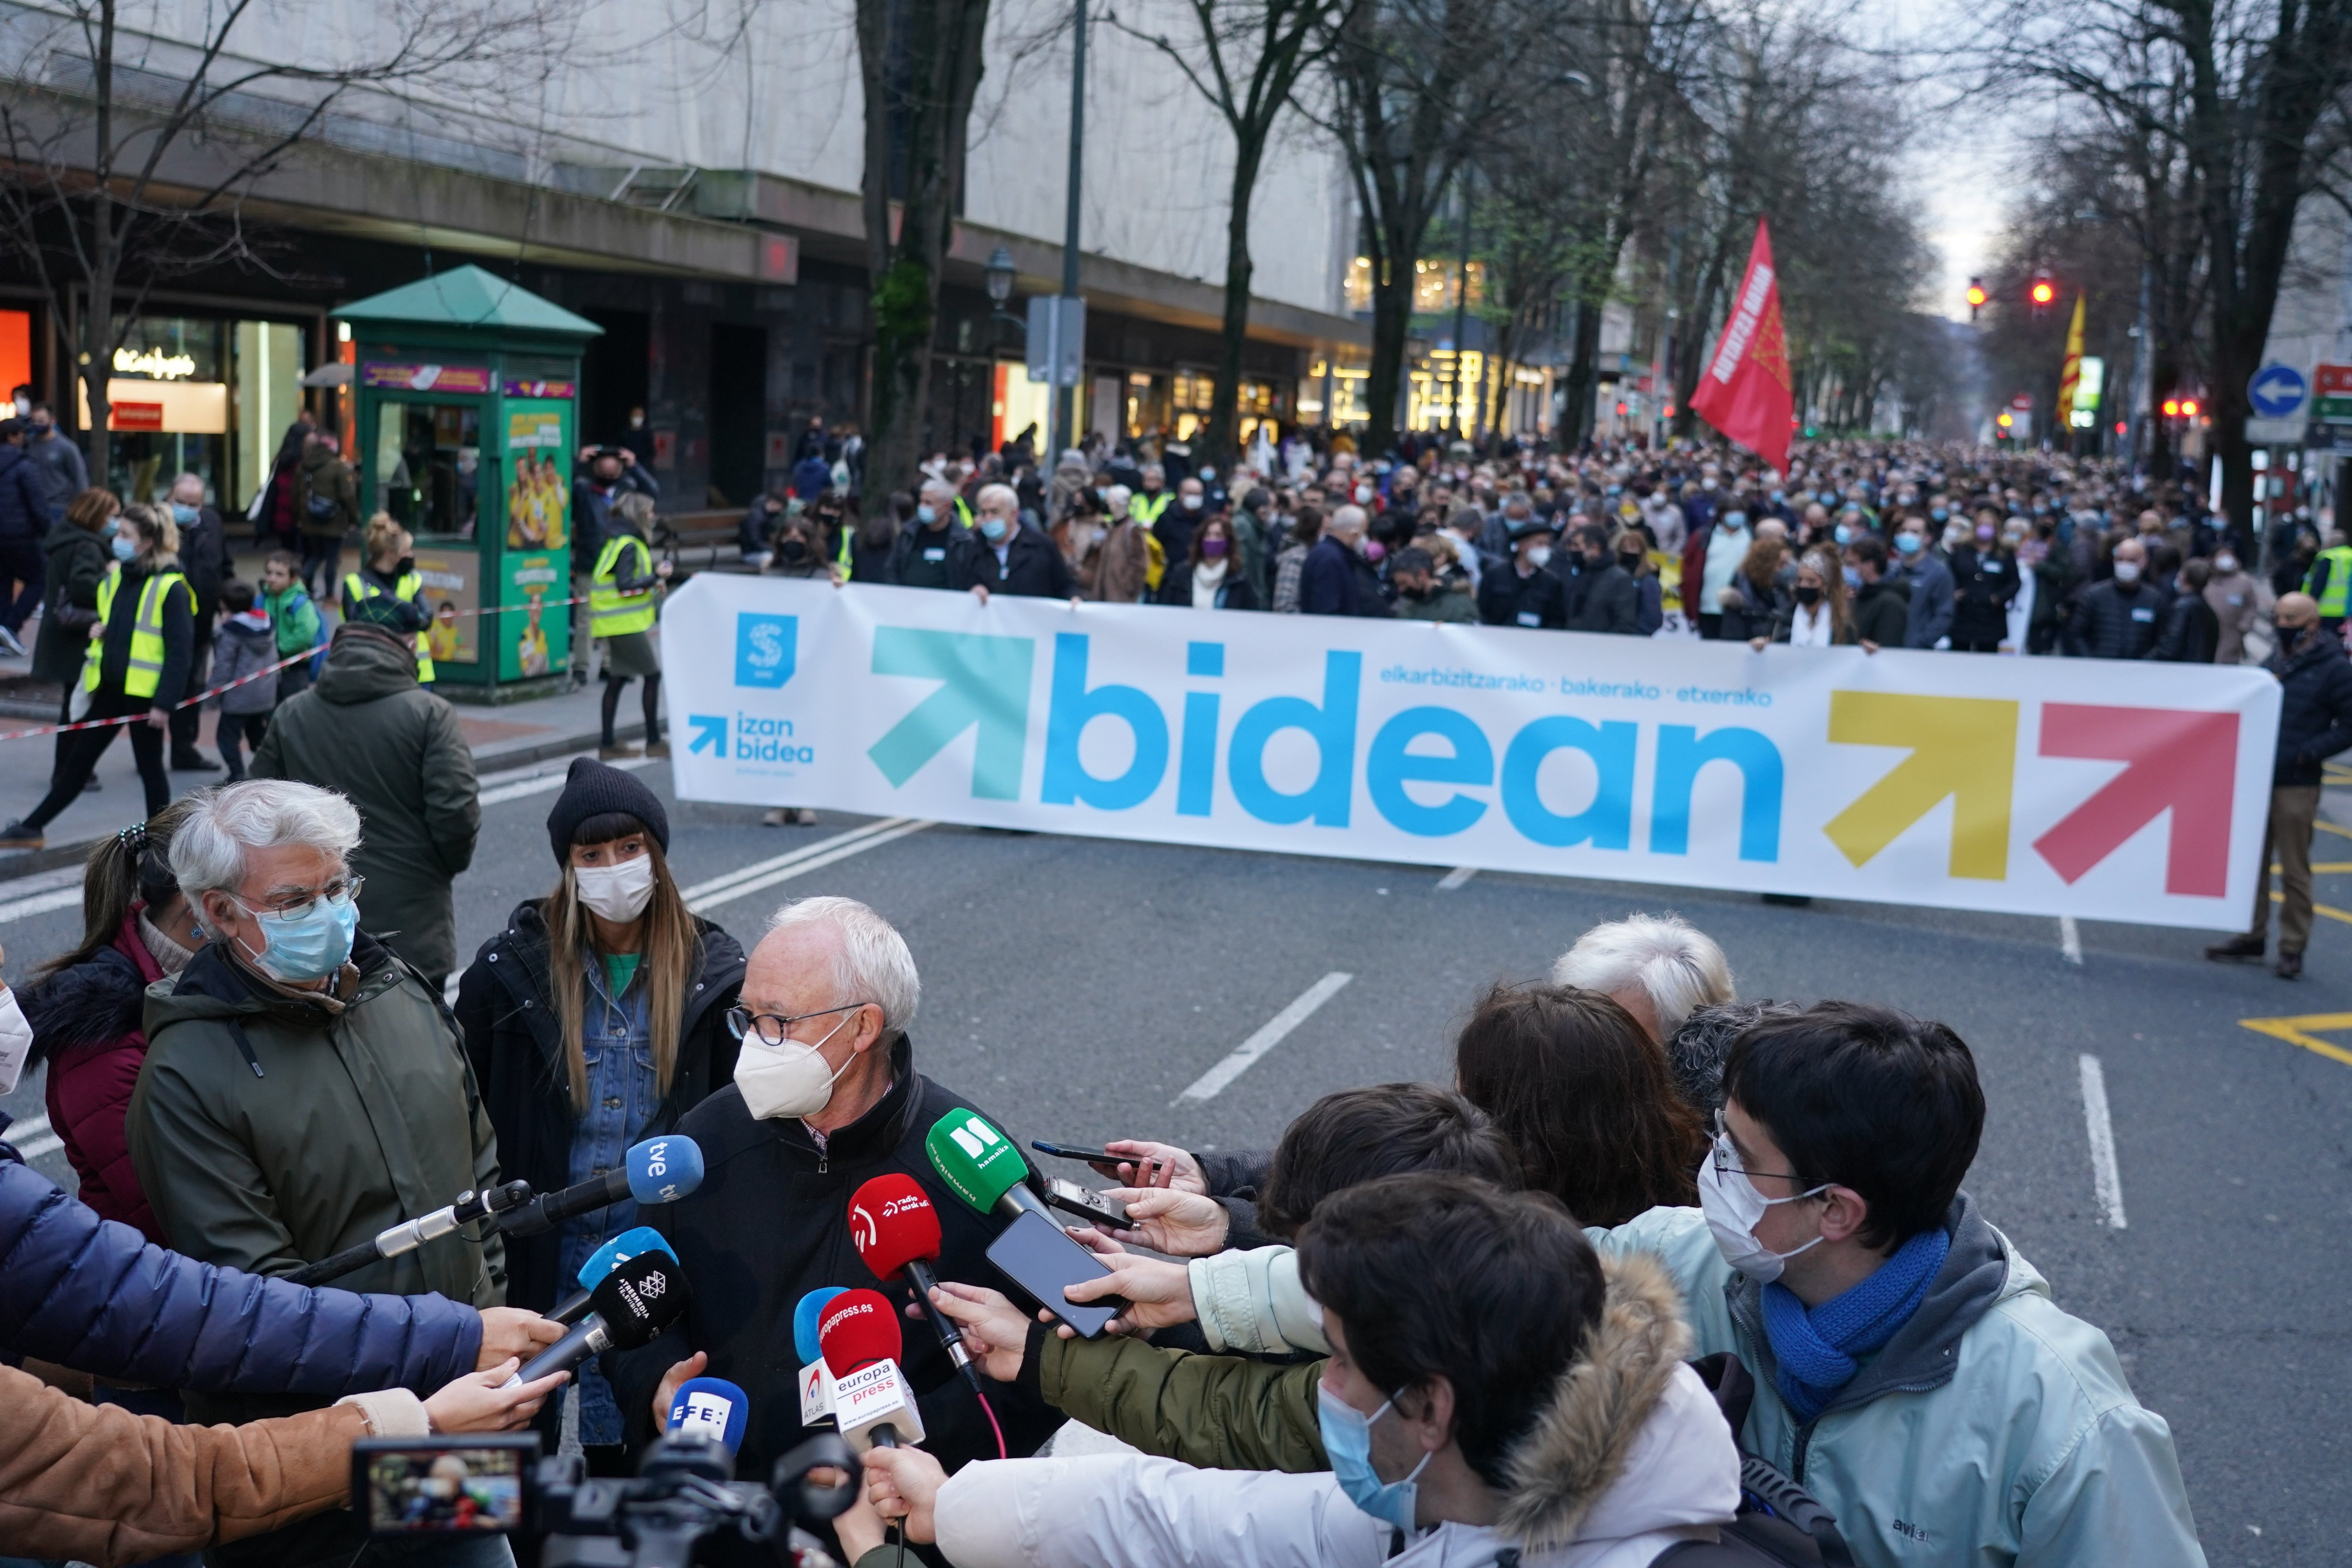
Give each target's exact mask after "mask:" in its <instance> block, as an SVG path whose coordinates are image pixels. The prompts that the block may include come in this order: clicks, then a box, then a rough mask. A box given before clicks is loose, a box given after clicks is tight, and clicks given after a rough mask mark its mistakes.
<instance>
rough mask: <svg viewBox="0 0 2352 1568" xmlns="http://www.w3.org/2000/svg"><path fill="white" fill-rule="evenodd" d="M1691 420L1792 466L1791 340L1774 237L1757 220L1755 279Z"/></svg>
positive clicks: (1738, 298)
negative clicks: (1784, 326) (1783, 322)
mask: <svg viewBox="0 0 2352 1568" xmlns="http://www.w3.org/2000/svg"><path fill="white" fill-rule="evenodd" d="M1691 412H1692V413H1696V414H1697V415H1698V416H1699V417H1700V418H1701V419H1703V420H1705V421H1706V422H1707V423H1709V424H1711V425H1713V426H1715V427H1716V429H1717V430H1719V431H1721V432H1723V434H1726V435H1727V436H1729V437H1730V438H1731V439H1732V440H1734V441H1737V442H1738V443H1739V444H1742V445H1744V446H1748V447H1751V448H1753V449H1754V450H1755V452H1756V453H1757V454H1758V455H1759V456H1761V457H1763V458H1764V459H1765V461H1767V462H1769V463H1770V464H1771V465H1772V466H1773V467H1775V468H1786V467H1787V466H1788V465H1789V425H1790V420H1791V418H1792V417H1793V416H1794V414H1795V413H1796V395H1795V393H1794V392H1793V391H1792V390H1791V387H1790V379H1789V340H1788V338H1787V336H1786V335H1785V334H1784V333H1783V332H1782V331H1781V329H1780V278H1779V277H1777V276H1775V274H1774V273H1773V271H1772V235H1771V234H1770V233H1769V231H1768V230H1767V229H1766V228H1765V226H1764V220H1763V219H1761V218H1759V219H1757V220H1756V246H1755V248H1754V249H1752V250H1750V251H1749V252H1748V276H1747V277H1744V278H1742V279H1740V283H1739V292H1738V294H1737V295H1735V296H1733V297H1732V301H1731V315H1730V317H1729V318H1728V319H1726V320H1725V322H1724V323H1723V332H1722V334H1721V336H1719V337H1717V339H1716V341H1715V352H1714V353H1713V354H1712V355H1711V356H1709V358H1708V360H1707V361H1706V370H1704V371H1701V372H1700V373H1699V378H1698V391H1697V392H1694V393H1693V394H1692V395H1691Z"/></svg>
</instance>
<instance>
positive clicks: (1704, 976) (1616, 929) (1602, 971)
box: [1551, 915, 1738, 1034]
mask: <svg viewBox="0 0 2352 1568" xmlns="http://www.w3.org/2000/svg"><path fill="white" fill-rule="evenodd" d="M1551 977H1552V980H1553V983H1554V984H1556V985H1562V986H1581V987H1582V988H1584V989H1586V990H1588V991H1608V992H1616V991H1625V990H1636V989H1638V990H1640V991H1641V992H1642V993H1643V995H1644V996H1646V997H1648V998H1650V1007H1651V1009H1652V1010H1653V1011H1654V1012H1655V1013H1656V1014H1657V1017H1658V1029H1659V1030H1660V1032H1662V1033H1667V1034H1671V1033H1672V1032H1673V1031H1674V1030H1677V1029H1680V1028H1681V1027H1682V1023H1683V1020H1684V1019H1686V1018H1688V1017H1690V1015H1691V1011H1692V1009H1695V1008H1700V1007H1706V1006H1710V1005H1715V1004H1720V1003H1723V1002H1728V1001H1732V1000H1734V999H1735V998H1736V997H1737V995H1738V993H1737V992H1736V991H1734V990H1733V988H1732V984H1731V965H1730V964H1729V963H1728V962H1727V960H1726V959H1725V958H1724V956H1723V949H1722V948H1720V947H1718V946H1716V945H1715V942H1714V940H1713V938H1711V937H1709V936H1707V935H1706V933H1705V932H1704V931H1701V930H1700V929H1699V928H1698V927H1697V926H1696V925H1692V924H1691V923H1690V922H1689V921H1687V920H1685V919H1683V918H1682V917H1681V916H1679V915H1627V916H1626V917H1625V918H1624V919H1622V920H1612V921H1610V922H1609V923H1607V924H1606V925H1596V926H1594V927H1593V928H1592V929H1591V930H1590V931H1588V932H1586V933H1585V934H1584V935H1583V936H1580V937H1578V938H1577V939H1576V946H1573V947H1570V949H1569V950H1568V951H1567V952H1565V953H1563V954H1561V955H1560V956H1559V963H1557V964H1554V965H1553V966H1552V968H1551Z"/></svg>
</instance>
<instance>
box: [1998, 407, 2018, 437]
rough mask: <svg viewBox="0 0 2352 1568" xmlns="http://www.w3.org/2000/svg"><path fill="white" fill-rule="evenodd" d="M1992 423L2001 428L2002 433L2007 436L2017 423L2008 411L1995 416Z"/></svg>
mask: <svg viewBox="0 0 2352 1568" xmlns="http://www.w3.org/2000/svg"><path fill="white" fill-rule="evenodd" d="M1992 422H1993V423H1995V424H1997V425H1999V426H2000V433H2001V434H2003V435H2007V434H2009V429H2010V426H2011V425H2013V424H2015V423H2017V421H2016V420H2015V419H2013V418H2011V416H2010V413H2009V411H2008V410H2007V409H2003V410H2001V412H2000V413H1997V414H1995V415H1993V418H1992Z"/></svg>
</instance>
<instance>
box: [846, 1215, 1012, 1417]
mask: <svg viewBox="0 0 2352 1568" xmlns="http://www.w3.org/2000/svg"><path fill="white" fill-rule="evenodd" d="M849 1239H850V1241H851V1242H852V1243H853V1244H855V1245H856V1248H857V1256H858V1259H859V1260H860V1261H862V1262H863V1263H864V1264H865V1265H866V1268H867V1269H869V1270H873V1273H874V1277H875V1278H876V1279H877V1280H895V1279H897V1278H898V1276H899V1275H900V1274H901V1273H903V1274H905V1275H906V1276H907V1278H908V1280H909V1281H912V1282H913V1284H914V1287H915V1295H916V1298H917V1299H918V1300H919V1301H921V1302H922V1304H923V1315H924V1316H925V1317H927V1318H929V1320H930V1321H931V1327H932V1328H933V1329H935V1330H937V1331H938V1333H939V1336H940V1343H941V1344H942V1345H944V1346H946V1347H947V1353H948V1359H949V1360H950V1361H951V1362H953V1363H955V1368H956V1370H957V1371H958V1372H961V1374H963V1380H964V1381H965V1382H966V1383H968V1384H970V1385H971V1389H972V1392H973V1393H975V1394H977V1393H978V1392H980V1375H979V1374H978V1373H976V1372H974V1371H973V1370H972V1369H971V1354H970V1353H969V1352H967V1351H966V1350H965V1349H964V1348H963V1335H962V1334H961V1333H959V1332H957V1329H956V1326H955V1325H954V1324H953V1323H951V1322H949V1321H948V1320H947V1318H946V1316H945V1315H944V1314H943V1313H941V1312H940V1310H939V1309H938V1308H937V1307H935V1306H933V1305H931V1291H932V1288H933V1287H935V1286H936V1285H938V1284H939V1282H940V1277H939V1275H938V1274H936V1273H934V1272H933V1271H932V1270H931V1265H932V1264H934V1263H936V1262H938V1261H939V1258H940V1211H939V1210H938V1209H936V1208H933V1207H931V1200H930V1197H929V1195H928V1194H926V1193H925V1192H924V1191H923V1188H922V1186H921V1184H920V1183H919V1182H917V1181H916V1180H915V1178H914V1177H913V1176H908V1175H907V1174H906V1173H905V1172H903V1171H892V1172H889V1173H888V1174H887V1175H884V1176H876V1177H875V1178H874V1179H873V1180H871V1181H869V1182H867V1183H866V1185H865V1186H861V1187H859V1188H858V1189H857V1190H856V1192H855V1193H853V1194H851V1195H850V1198H849Z"/></svg>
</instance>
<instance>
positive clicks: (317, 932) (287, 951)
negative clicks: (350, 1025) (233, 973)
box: [240, 894, 360, 983]
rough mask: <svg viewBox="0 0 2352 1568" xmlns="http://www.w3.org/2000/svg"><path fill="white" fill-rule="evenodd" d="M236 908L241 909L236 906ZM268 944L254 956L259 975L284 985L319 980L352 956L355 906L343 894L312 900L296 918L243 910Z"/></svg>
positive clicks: (356, 926)
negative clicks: (283, 981) (285, 983)
mask: <svg viewBox="0 0 2352 1568" xmlns="http://www.w3.org/2000/svg"><path fill="white" fill-rule="evenodd" d="M240 907H243V905H242V904H240ZM246 913H247V914H248V915H252V916H253V923H254V924H255V925H258V926H259V927H260V928H261V935H262V939H263V940H264V941H265V942H266V943H268V946H266V947H264V948H263V949H262V951H261V952H260V954H259V955H258V956H256V957H255V959H254V962H255V964H256V965H257V966H258V967H260V969H261V972H262V973H263V974H265V975H268V976H269V977H271V978H272V979H278V980H285V981H288V982H289V983H290V982H294V981H300V980H323V979H325V978H326V977H328V976H330V975H331V974H333V973H334V972H335V971H336V970H338V969H340V968H341V967H343V961H344V960H345V959H347V958H349V957H350V956H352V933H353V932H355V931H357V930H358V929H359V925H360V911H359V905H357V904H353V903H352V900H351V896H350V895H349V894H345V895H344V896H343V897H341V898H336V899H325V898H314V899H312V900H311V901H310V907H309V908H308V909H306V910H304V911H303V912H302V913H301V914H299V915H279V914H277V913H275V912H274V911H271V910H267V909H247V911H246Z"/></svg>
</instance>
